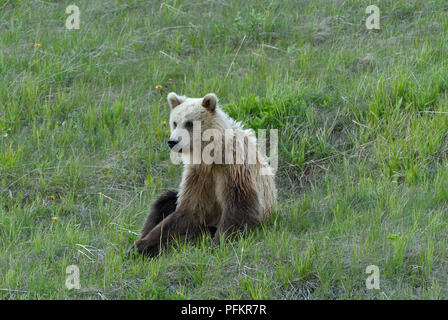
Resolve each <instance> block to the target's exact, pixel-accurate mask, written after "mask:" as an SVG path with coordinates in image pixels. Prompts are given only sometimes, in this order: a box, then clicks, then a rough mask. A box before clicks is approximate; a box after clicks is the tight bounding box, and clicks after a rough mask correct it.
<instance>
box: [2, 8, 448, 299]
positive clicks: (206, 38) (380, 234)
mask: <svg viewBox="0 0 448 320" xmlns="http://www.w3.org/2000/svg"><path fill="white" fill-rule="evenodd" d="M71 3H73V1H56V0H51V1H49V0H47V1H45V2H43V1H19V0H9V1H5V0H3V1H1V2H0V298H89V299H90V298H91V299H100V298H103V297H106V298H109V299H112V298H120V299H121V298H137V299H139V298H144V299H153V298H162V299H163V298H273V299H277V298H286V299H307V298H379V299H389V298H447V297H448V294H447V282H448V279H447V275H446V268H447V244H448V238H447V233H446V230H447V227H448V219H447V218H448V210H447V209H448V205H447V202H448V186H447V181H448V170H447V169H448V168H447V166H448V160H447V154H448V142H447V130H448V129H447V128H448V114H447V111H448V94H447V89H448V63H447V56H448V54H447V52H448V15H447V10H448V5H447V4H446V1H443V0H431V1H417V0H410V1H393V0H387V1H386V0H384V1H376V4H377V5H378V6H379V7H380V9H381V30H380V31H379V32H373V31H368V30H366V28H365V25H364V21H365V18H366V16H367V15H366V14H365V8H366V7H367V5H369V4H371V3H370V2H367V1H358V0H349V1H342V0H334V1H323V0H320V1H304V0H301V1H294V2H293V1H251V3H246V2H245V1H233V0H229V1H227V0H220V1H208V0H206V1H204V0H194V1H193V0H185V1H166V2H165V3H163V4H161V2H159V1H143V0H129V1H124V0H122V1H120V0H105V1H101V2H100V1H90V0H89V1H87V0H77V1H75V3H76V4H77V5H78V6H79V7H80V9H81V29H80V30H77V31H68V30H66V29H65V28H64V25H65V18H66V16H67V15H66V14H65V8H66V6H67V5H68V4H71ZM100 3H101V4H100ZM245 35H246V38H245V40H244V42H243V43H242V42H241V41H242V39H243V38H244V36H245ZM35 43H39V44H41V46H40V47H35V46H34V44H35ZM241 43H242V46H241V50H240V51H239V53H238V55H235V54H236V52H237V49H238V46H239V45H240V44H241ZM233 59H235V61H234V64H233V66H232V68H231V69H230V72H229V74H228V77H227V78H226V74H227V72H228V70H229V66H230V65H231V62H232V61H233ZM170 79H171V80H170ZM156 85H162V86H163V88H162V89H156V88H155V86H156ZM169 91H176V92H178V93H181V94H186V95H189V96H203V95H204V94H206V93H208V92H215V93H216V94H217V95H218V96H219V98H220V99H221V102H222V104H223V106H224V108H225V109H226V110H227V111H228V112H229V113H230V114H231V115H232V116H234V117H235V118H237V119H239V120H243V121H245V122H246V123H247V125H248V126H252V127H254V128H265V127H268V128H269V127H273V128H277V127H278V128H279V129H280V134H279V137H280V167H279V171H278V179H277V182H278V185H279V193H280V194H279V196H280V206H279V210H278V213H277V214H275V215H274V217H273V218H272V219H271V220H270V221H269V222H268V223H267V224H266V225H265V226H264V227H263V228H259V229H257V230H255V231H253V232H250V233H248V234H246V235H245V236H244V237H243V238H242V239H241V240H240V241H239V242H236V243H230V244H227V245H223V246H221V247H219V248H210V245H211V239H210V237H207V236H204V237H203V238H202V239H200V240H198V241H197V242H196V243H187V244H181V245H180V246H179V247H177V248H174V247H171V248H170V249H169V250H167V251H166V253H165V254H163V255H162V256H161V257H160V258H159V259H156V260H152V261H144V260H139V259H136V260H131V261H129V260H127V259H126V258H125V257H124V253H125V249H126V248H127V246H128V245H129V244H130V243H131V242H132V241H133V240H134V239H135V238H136V235H135V233H136V232H138V231H139V228H140V226H141V223H142V221H143V219H144V218H145V215H146V214H147V210H148V206H149V205H150V203H151V202H152V200H153V199H154V197H155V196H156V195H157V194H158V193H159V192H161V190H163V189H167V188H171V187H175V186H176V185H177V184H178V181H179V179H180V168H179V167H177V166H174V165H172V164H171V162H170V161H169V154H168V150H167V147H166V140H167V137H168V135H169V134H168V128H167V127H165V126H163V124H162V122H163V121H164V120H167V119H168V115H169V110H168V108H167V106H166V100H165V96H166V94H167V92H169ZM52 217H58V220H57V221H53V220H52V219H51V218H52ZM71 264H76V265H78V266H79V268H80V270H81V286H82V289H81V290H79V291H76V290H72V291H69V290H67V289H66V288H65V286H64V283H65V277H66V274H65V268H66V267H67V266H68V265H71ZM370 264H375V265H377V266H378V267H379V268H380V277H381V278H380V279H381V289H380V290H366V289H365V279H366V277H367V274H365V268H366V266H367V265H370Z"/></svg>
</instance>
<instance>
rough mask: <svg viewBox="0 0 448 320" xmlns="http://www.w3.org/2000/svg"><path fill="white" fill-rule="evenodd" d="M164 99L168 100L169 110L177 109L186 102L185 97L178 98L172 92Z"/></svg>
mask: <svg viewBox="0 0 448 320" xmlns="http://www.w3.org/2000/svg"><path fill="white" fill-rule="evenodd" d="M166 99H167V100H168V104H169V105H170V107H171V108H175V107H177V106H178V105H180V104H181V103H184V102H185V100H186V98H185V96H178V95H177V94H176V93H174V92H170V93H168V95H167V96H166Z"/></svg>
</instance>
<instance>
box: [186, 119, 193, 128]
mask: <svg viewBox="0 0 448 320" xmlns="http://www.w3.org/2000/svg"><path fill="white" fill-rule="evenodd" d="M185 128H186V129H188V130H190V129H192V128H193V122H191V121H187V122H185Z"/></svg>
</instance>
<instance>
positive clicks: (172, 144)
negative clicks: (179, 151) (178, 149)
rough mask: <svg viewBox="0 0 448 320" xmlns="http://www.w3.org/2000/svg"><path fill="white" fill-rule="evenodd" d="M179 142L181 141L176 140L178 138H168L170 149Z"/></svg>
mask: <svg viewBox="0 0 448 320" xmlns="http://www.w3.org/2000/svg"><path fill="white" fill-rule="evenodd" d="M178 143H179V141H176V140H171V139H170V140H168V145H169V146H170V149H173V147H174V146H175V145H176V144H178Z"/></svg>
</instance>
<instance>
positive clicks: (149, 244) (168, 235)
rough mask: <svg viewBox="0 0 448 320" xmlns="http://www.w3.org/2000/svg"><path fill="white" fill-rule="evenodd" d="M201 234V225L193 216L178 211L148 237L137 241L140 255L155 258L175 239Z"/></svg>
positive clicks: (162, 222)
mask: <svg viewBox="0 0 448 320" xmlns="http://www.w3.org/2000/svg"><path fill="white" fill-rule="evenodd" d="M200 232H201V228H200V225H199V223H198V221H197V219H195V217H194V216H193V215H191V214H188V213H187V212H186V211H182V210H177V211H175V212H174V213H172V214H170V215H169V216H168V217H166V218H165V219H163V220H162V221H161V222H160V223H159V224H158V225H156V226H155V227H154V228H153V229H152V230H151V231H150V232H149V233H148V234H147V235H146V236H144V237H143V238H141V239H139V240H137V241H136V243H135V246H136V248H137V252H138V253H140V254H144V255H147V256H149V257H154V256H156V255H157V254H159V252H160V251H161V249H162V248H163V247H165V246H166V244H167V242H168V241H169V240H172V239H173V238H184V237H187V236H188V237H194V236H196V235H198V234H199V233H200Z"/></svg>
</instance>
